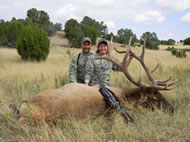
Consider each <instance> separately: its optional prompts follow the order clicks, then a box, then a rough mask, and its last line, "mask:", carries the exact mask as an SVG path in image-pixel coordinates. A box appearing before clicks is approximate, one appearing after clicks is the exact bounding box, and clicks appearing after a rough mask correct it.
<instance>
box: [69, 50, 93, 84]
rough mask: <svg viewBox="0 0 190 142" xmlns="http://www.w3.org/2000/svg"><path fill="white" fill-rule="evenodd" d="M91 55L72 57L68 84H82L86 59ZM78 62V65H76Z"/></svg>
mask: <svg viewBox="0 0 190 142" xmlns="http://www.w3.org/2000/svg"><path fill="white" fill-rule="evenodd" d="M91 55H92V53H89V54H83V53H79V54H77V55H76V56H74V57H73V58H72V60H71V63H70V66H69V83H73V82H78V83H84V70H85V65H86V62H87V59H88V57H89V56H91ZM77 62H78V63H77Z"/></svg>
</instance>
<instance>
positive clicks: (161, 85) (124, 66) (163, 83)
mask: <svg viewBox="0 0 190 142" xmlns="http://www.w3.org/2000/svg"><path fill="white" fill-rule="evenodd" d="M146 39H147V35H146V36H145V39H144V45H143V48H142V52H141V55H140V56H137V55H136V54H135V53H133V52H132V51H131V47H130V45H131V40H132V37H130V39H129V44H128V48H127V50H126V51H118V50H117V49H116V48H114V49H115V51H116V52H118V53H125V56H124V58H123V61H122V63H119V62H117V61H116V60H114V59H113V58H112V57H111V55H110V51H109V52H108V53H109V54H108V56H106V57H105V56H104V57H97V58H96V59H106V60H109V61H111V62H112V63H113V64H116V65H117V66H119V67H120V68H121V70H122V72H123V73H124V74H125V76H126V77H127V78H128V80H129V81H131V82H132V83H133V84H135V85H136V86H138V87H143V88H144V87H152V88H155V89H157V90H171V89H173V88H168V87H170V86H172V85H174V84H175V83H176V81H177V80H175V81H173V82H170V83H169V81H170V80H171V77H169V78H168V79H167V80H154V79H153V77H152V74H151V73H153V72H154V71H155V70H156V69H157V68H158V66H159V63H157V65H156V66H155V68H154V69H153V70H150V69H149V68H148V67H147V66H146V65H145V63H144V54H145V46H146ZM111 44H112V40H111ZM110 48H111V47H110ZM128 57H129V58H128ZM132 57H134V58H135V59H137V60H138V61H139V62H140V63H141V65H142V67H143V69H144V70H145V72H146V74H147V77H148V79H149V80H150V81H151V82H152V84H151V85H148V84H145V83H142V82H141V76H140V78H139V80H138V81H136V80H135V79H133V77H132V76H131V75H130V74H129V72H128V66H129V64H130V62H131V60H132Z"/></svg>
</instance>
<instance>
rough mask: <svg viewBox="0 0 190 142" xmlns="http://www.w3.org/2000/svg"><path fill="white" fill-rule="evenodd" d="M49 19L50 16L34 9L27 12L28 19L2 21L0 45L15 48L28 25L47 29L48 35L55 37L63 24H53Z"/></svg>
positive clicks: (0, 23)
mask: <svg viewBox="0 0 190 142" xmlns="http://www.w3.org/2000/svg"><path fill="white" fill-rule="evenodd" d="M49 19H50V18H49V15H48V13H46V12H45V11H38V10H37V9H35V8H32V9H29V10H28V11H27V17H26V19H16V18H14V17H13V18H12V20H11V21H6V22H5V21H4V20H0V45H2V46H8V47H12V48H15V47H16V41H17V39H18V37H19V36H20V34H21V31H22V28H23V27H24V26H27V25H31V24H35V25H37V26H40V27H42V28H44V29H45V31H46V32H47V34H48V35H53V34H54V33H55V32H56V31H57V30H61V29H62V25H61V23H56V24H53V23H52V22H50V20H49Z"/></svg>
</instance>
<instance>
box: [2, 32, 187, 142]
mask: <svg viewBox="0 0 190 142" xmlns="http://www.w3.org/2000/svg"><path fill="white" fill-rule="evenodd" d="M60 37H62V34H57V35H56V36H54V37H51V47H52V48H51V51H50V55H49V56H48V59H47V60H46V61H45V62H41V63H37V62H24V61H22V60H21V59H20V57H19V55H18V54H17V52H16V50H15V49H7V48H0V108H1V109H0V141H6V142H8V141H11V142H12V141H18V142H22V141H23V142H28V141H32V142H41V141H46V142H52V141H57V142H62V141H64V142H73V141H78V142H89V141H90V142H98V141H99V142H101V141H106V142H109V141H112V142H124V141H127V142H128V141H129V142H130V141H131V142H134V141H136V142H145V141H146V142H149V141H151V142H152V141H158V142H160V141H162V142H163V141H167V142H169V141H171V142H175V141H176V142H181V141H190V133H189V132H190V62H189V61H190V53H188V56H187V58H184V59H178V58H176V57H174V56H172V55H171V53H170V52H168V51H151V50H146V54H145V62H146V64H147V65H148V66H149V67H150V68H153V67H154V66H155V65H156V63H157V60H159V61H160V62H161V65H160V66H159V68H158V70H157V71H156V72H155V73H154V78H155V79H167V78H168V77H169V76H170V75H172V77H173V79H176V78H178V82H177V83H176V85H175V88H174V89H173V90H171V91H162V93H163V94H164V96H165V97H166V98H167V100H168V101H169V102H171V104H172V105H173V106H174V108H175V112H174V114H172V115H171V114H168V113H164V112H162V111H160V110H156V111H154V112H151V111H149V110H146V109H141V108H139V109H134V108H130V109H127V111H128V112H129V113H130V114H131V116H132V117H133V118H134V119H135V121H136V126H135V127H127V126H126V125H125V124H124V122H123V119H122V118H121V116H120V115H119V114H118V113H114V114H113V115H112V116H111V118H109V119H108V118H104V117H103V116H102V117H98V118H96V119H87V120H84V121H77V120H75V119H74V118H71V120H69V121H63V120H60V121H59V122H58V124H57V125H56V126H54V127H48V126H46V125H44V124H41V125H39V126H33V125H32V124H30V125H20V124H17V116H16V115H15V114H14V113H13V112H12V111H11V110H10V109H9V107H8V106H9V104H11V103H15V104H16V105H17V106H19V105H20V104H21V102H22V101H23V100H25V99H28V98H29V97H30V96H33V95H35V94H37V93H39V92H41V91H43V90H46V89H48V88H58V87H60V86H62V85H64V84H65V83H67V81H68V67H69V63H70V61H71V58H72V56H73V55H75V54H76V53H78V52H80V50H81V49H70V48H63V47H68V42H67V41H66V40H64V41H62V40H61V39H60ZM113 46H115V47H117V48H120V49H124V48H122V47H120V45H119V44H114V45H113ZM53 47H55V48H53ZM95 50H96V47H93V49H92V52H95ZM140 50H141V49H140V48H133V51H134V52H135V53H136V54H140ZM112 54H113V55H114V56H115V57H116V58H118V60H120V61H121V60H122V58H123V55H118V54H116V53H114V51H112ZM140 69H141V66H140V65H139V63H138V62H137V61H135V60H133V61H132V63H131V65H130V66H129V72H130V73H131V74H132V75H133V76H134V77H135V78H138V76H139V74H140ZM143 81H144V82H146V83H149V82H148V79H147V77H146V76H145V73H144V76H143ZM111 82H112V85H113V86H118V87H134V86H133V85H132V84H131V83H130V82H129V81H128V80H127V79H126V78H125V77H124V75H123V73H120V72H119V73H118V72H112V73H111Z"/></svg>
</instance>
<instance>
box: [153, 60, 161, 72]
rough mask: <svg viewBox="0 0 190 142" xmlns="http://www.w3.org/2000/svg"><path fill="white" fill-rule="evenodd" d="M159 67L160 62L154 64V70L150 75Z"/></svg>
mask: <svg viewBox="0 0 190 142" xmlns="http://www.w3.org/2000/svg"><path fill="white" fill-rule="evenodd" d="M159 65H160V62H158V63H157V64H156V66H155V67H154V69H153V70H151V73H153V72H155V71H156V70H157V68H158V67H159Z"/></svg>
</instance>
